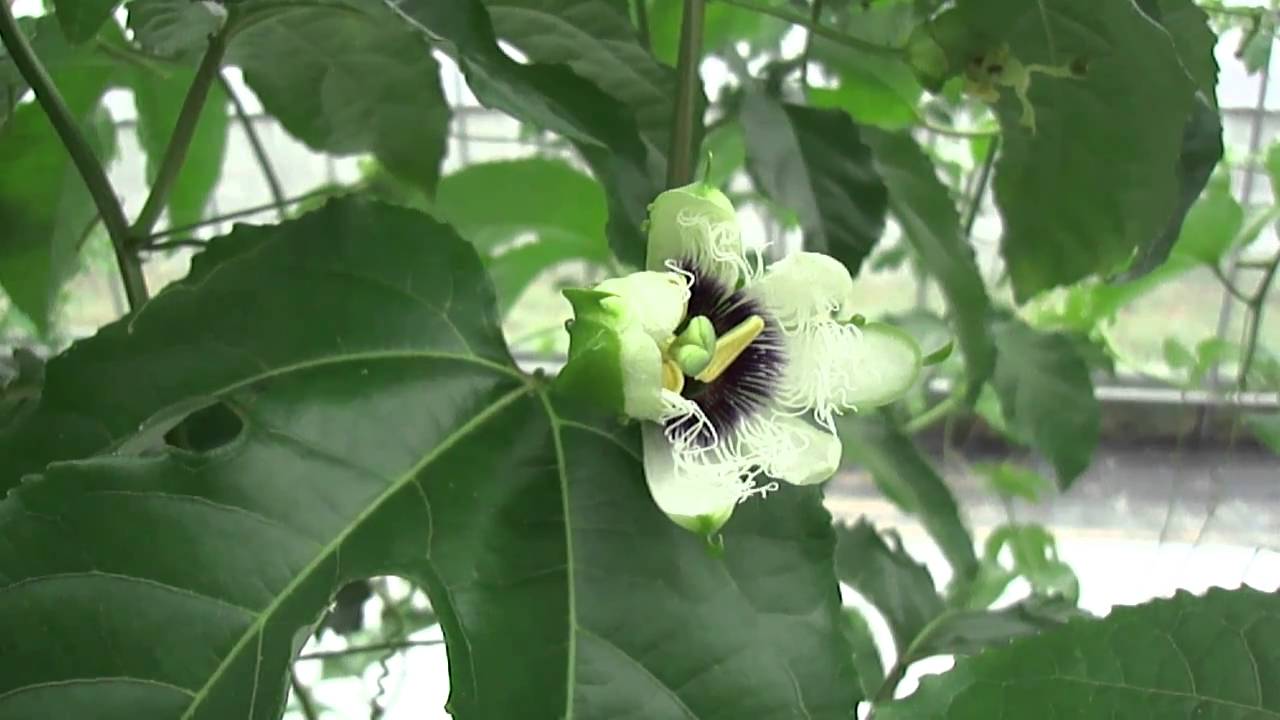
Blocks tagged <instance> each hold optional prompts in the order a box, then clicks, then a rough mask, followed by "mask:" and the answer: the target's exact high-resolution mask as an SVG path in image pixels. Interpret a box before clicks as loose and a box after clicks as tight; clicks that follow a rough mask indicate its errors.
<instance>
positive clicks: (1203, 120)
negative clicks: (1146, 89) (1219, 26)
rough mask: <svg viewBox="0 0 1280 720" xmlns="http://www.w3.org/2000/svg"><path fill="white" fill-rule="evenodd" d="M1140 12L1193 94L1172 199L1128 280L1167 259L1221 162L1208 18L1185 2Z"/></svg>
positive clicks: (1153, 2) (1147, 4)
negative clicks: (1157, 26) (1155, 27)
mask: <svg viewBox="0 0 1280 720" xmlns="http://www.w3.org/2000/svg"><path fill="white" fill-rule="evenodd" d="M1139 6H1140V7H1142V9H1143V12H1145V13H1147V15H1149V16H1150V17H1151V18H1152V19H1154V20H1156V21H1157V22H1159V23H1161V25H1163V26H1164V28H1165V30H1166V31H1168V32H1169V36H1170V37H1171V38H1172V39H1173V43H1174V46H1175V47H1176V48H1177V50H1178V56H1179V57H1180V58H1181V60H1182V64H1183V66H1184V67H1185V68H1186V71H1187V73H1188V75H1190V76H1191V78H1192V79H1193V80H1194V81H1195V83H1196V88H1197V90H1198V94H1197V96H1196V100H1195V104H1194V106H1193V107H1192V111H1191V116H1190V118H1189V119H1188V120H1187V126H1186V128H1185V130H1184V131H1183V138H1182V152H1181V154H1180V156H1179V160H1178V184H1179V189H1178V201H1177V204H1176V205H1175V207H1174V210H1173V215H1172V217H1170V219H1169V223H1168V225H1167V226H1166V227H1165V229H1164V230H1163V231H1162V232H1161V233H1160V235H1158V236H1157V237H1156V238H1154V240H1152V241H1151V242H1148V243H1145V244H1143V245H1140V246H1139V247H1138V254H1137V257H1135V258H1134V261H1133V264H1132V265H1131V266H1130V267H1129V270H1128V272H1127V273H1126V276H1127V277H1129V278H1133V277H1137V276H1139V275H1143V274H1145V273H1147V272H1150V271H1151V270H1153V269H1155V268H1156V267H1158V266H1159V265H1160V263H1161V262H1163V261H1164V259H1165V258H1166V257H1168V255H1169V252H1170V250H1171V248H1172V247H1173V245H1174V243H1175V242H1176V241H1177V239H1178V234H1179V230H1180V228H1181V226H1182V223H1183V220H1184V219H1185V218H1186V215H1187V211H1188V210H1190V209H1191V207H1192V205H1193V204H1194V203H1195V201H1196V198H1198V197H1199V196H1200V192H1201V191H1202V190H1204V186H1205V184H1206V183H1208V182H1209V177H1210V176H1211V175H1212V174H1213V169H1214V168H1215V167H1216V166H1217V165H1218V161H1220V160H1221V159H1222V154H1223V151H1224V147H1223V144H1222V118H1221V116H1220V115H1219V113H1218V99H1217V84H1218V61H1217V59H1216V58H1215V57H1214V55H1213V48H1214V45H1216V44H1217V41H1218V37H1217V36H1216V35H1214V34H1213V30H1212V29H1211V28H1210V27H1209V16H1208V15H1207V14H1206V13H1205V11H1204V10H1201V9H1200V8H1199V7H1198V6H1197V5H1196V4H1195V3H1194V2H1192V1H1191V0H1143V1H1142V2H1140V3H1139Z"/></svg>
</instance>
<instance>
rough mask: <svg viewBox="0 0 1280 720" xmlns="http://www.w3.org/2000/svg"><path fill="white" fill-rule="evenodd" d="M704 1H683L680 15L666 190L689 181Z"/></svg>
mask: <svg viewBox="0 0 1280 720" xmlns="http://www.w3.org/2000/svg"><path fill="white" fill-rule="evenodd" d="M706 10H707V6H706V2H705V0H684V16H683V21H682V22H681V23H680V55H679V60H678V62H677V65H676V75H677V76H678V78H679V79H678V82H679V86H678V87H677V88H676V106H675V111H674V117H673V118H672V122H671V147H670V150H669V152H668V153H667V187H669V188H673V187H679V186H681V185H687V184H688V183H690V182H692V181H693V165H694V163H693V152H694V148H693V136H694V126H695V125H696V124H697V123H698V122H699V121H701V118H699V117H697V112H698V93H699V92H700V90H701V88H702V83H701V82H700V81H699V78H698V65H699V63H700V62H701V61H702V26H703V20H704V19H705V17H706Z"/></svg>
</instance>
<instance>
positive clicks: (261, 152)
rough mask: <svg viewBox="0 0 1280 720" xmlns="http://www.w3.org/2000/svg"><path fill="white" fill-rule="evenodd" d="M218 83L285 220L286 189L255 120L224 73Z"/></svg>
mask: <svg viewBox="0 0 1280 720" xmlns="http://www.w3.org/2000/svg"><path fill="white" fill-rule="evenodd" d="M218 83H219V84H221V85H222V91H223V92H224V93H226V95H227V97H228V98H229V99H230V100H231V107H232V109H233V111H234V112H235V114H236V120H237V121H238V122H239V123H240V127H241V128H242V129H244V136H245V138H247V139H248V140H249V149H250V150H252V151H253V157H254V159H255V160H257V161H258V167H259V168H261V169H262V177H263V178H264V179H266V181H267V188H268V189H269V190H270V191H271V199H272V201H274V202H275V204H276V210H277V216H278V217H279V218H280V219H281V220H284V218H285V213H284V189H283V188H282V187H281V185H280V177H279V176H278V175H276V170H275V168H274V167H272V166H271V156H270V155H269V154H268V153H267V148H266V146H264V145H263V144H262V138H261V137H259V136H258V130H257V128H255V127H254V126H253V118H252V117H250V116H249V112H248V111H247V110H246V109H245V107H244V103H243V102H241V100H240V96H239V95H238V94H237V93H236V91H235V88H233V87H231V83H230V82H228V81H227V77H226V76H225V75H223V74H222V73H218Z"/></svg>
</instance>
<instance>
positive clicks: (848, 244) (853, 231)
mask: <svg viewBox="0 0 1280 720" xmlns="http://www.w3.org/2000/svg"><path fill="white" fill-rule="evenodd" d="M742 126H743V128H744V129H745V131H746V138H747V165H748V167H749V168H750V169H751V173H752V175H753V176H754V177H755V179H756V182H757V184H758V185H759V186H760V189H761V190H762V191H764V193H765V194H767V195H768V196H769V197H770V198H772V199H773V200H774V201H776V202H778V203H779V204H781V205H784V206H786V207H788V208H790V209H791V210H794V211H795V212H796V214H797V215H798V216H799V218H800V226H801V228H802V229H803V230H804V243H805V248H806V249H809V250H815V251H818V252H824V253H827V254H828V255H831V256H832V257H834V258H836V259H837V260H839V261H840V262H842V263H844V264H845V266H846V267H848V268H849V271H850V272H851V273H853V274H854V275H856V274H857V273H858V269H859V268H860V267H861V266H862V261H863V259H865V258H866V257H867V255H870V254H871V249H872V248H873V247H874V246H875V244H876V241H877V240H879V239H880V234H881V232H882V231H883V230H884V217H885V211H886V207H887V204H888V197H887V195H888V192H887V190H886V189H885V186H884V181H883V180H881V179H880V175H879V174H878V173H877V172H876V170H875V167H874V166H873V165H872V162H871V151H870V149H868V148H867V146H866V145H865V144H864V143H863V142H862V139H861V135H860V131H859V128H858V126H857V125H855V124H854V123H853V121H852V120H850V119H849V116H848V115H846V114H845V113H843V112H841V111H839V110H819V109H814V108H808V107H803V106H800V105H790V104H786V103H780V102H778V101H777V100H774V99H773V98H771V97H769V96H768V95H766V94H764V93H761V92H752V93H749V94H748V95H747V97H746V99H745V100H743V104H742Z"/></svg>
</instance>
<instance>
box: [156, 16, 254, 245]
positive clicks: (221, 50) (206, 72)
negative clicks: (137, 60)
mask: <svg viewBox="0 0 1280 720" xmlns="http://www.w3.org/2000/svg"><path fill="white" fill-rule="evenodd" d="M231 27H232V22H231V21H230V20H228V21H227V22H226V23H225V24H224V25H223V26H222V29H221V30H219V31H218V32H216V33H214V34H213V35H212V36H210V38H209V47H208V49H207V50H205V53H204V57H203V58H201V60H200V66H199V67H198V68H197V69H196V75H195V78H193V79H192V81H191V87H190V88H189V89H188V90H187V97H186V99H184V100H183V101H182V110H181V111H179V113H178V120H177V122H176V123H175V124H174V127H173V135H171V136H170V137H169V146H168V147H167V148H165V151H164V157H163V158H162V159H161V160H160V169H159V170H158V171H157V172H156V179H155V182H154V183H152V185H151V194H150V195H148V196H147V202H146V204H144V205H143V206H142V211H141V212H139V213H138V218H137V220H135V221H134V223H133V227H132V229H131V236H132V237H133V238H135V240H136V241H137V243H138V244H142V243H143V242H145V240H146V239H148V238H150V236H151V230H152V228H154V227H155V225H156V221H157V220H159V219H160V214H161V213H162V212H164V207H165V204H166V203H167V202H168V201H169V194H170V193H171V192H172V190H173V185H174V183H176V182H177V180H178V175H179V173H181V172H182V165H183V163H184V162H185V161H186V159H187V151H188V150H189V149H190V148H191V140H192V138H193V137H194V136H195V132H196V125H197V124H198V123H199V122H200V113H201V112H202V111H203V110H204V105H205V101H206V100H208V98H209V88H211V87H212V86H213V81H214V79H215V78H217V77H219V72H218V71H219V70H220V69H221V68H222V56H223V55H224V54H226V51H227V40H228V33H229V31H230V28H231Z"/></svg>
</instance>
